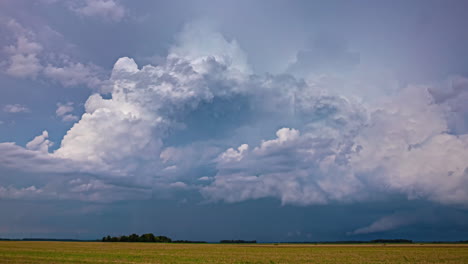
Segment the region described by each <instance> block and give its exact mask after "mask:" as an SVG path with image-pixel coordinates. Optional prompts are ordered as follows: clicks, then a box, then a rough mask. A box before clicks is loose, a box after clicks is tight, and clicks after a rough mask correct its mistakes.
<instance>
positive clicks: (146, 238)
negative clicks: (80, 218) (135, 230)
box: [102, 233, 172, 243]
mask: <svg viewBox="0 0 468 264" xmlns="http://www.w3.org/2000/svg"><path fill="white" fill-rule="evenodd" d="M102 242H153V243H171V242H172V239H170V238H169V237H167V236H155V235H153V234H152V233H148V234H143V235H141V236H139V235H137V234H131V235H129V236H116V237H112V236H105V237H103V238H102Z"/></svg>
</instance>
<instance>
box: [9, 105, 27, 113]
mask: <svg viewBox="0 0 468 264" xmlns="http://www.w3.org/2000/svg"><path fill="white" fill-rule="evenodd" d="M3 111H4V112H7V113H27V112H30V111H31V110H29V108H28V107H26V106H24V105H21V104H8V105H5V106H4V107H3Z"/></svg>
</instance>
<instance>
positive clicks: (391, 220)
mask: <svg viewBox="0 0 468 264" xmlns="http://www.w3.org/2000/svg"><path fill="white" fill-rule="evenodd" d="M418 218H419V217H418V216H416V214H402V213H398V214H392V215H388V216H384V217H382V218H380V219H378V220H377V221H375V222H373V223H372V224H370V225H369V226H365V227H361V228H358V229H356V230H354V231H353V232H350V233H348V234H349V235H360V234H370V233H378V232H385V231H389V230H394V229H397V228H400V227H403V226H408V225H411V224H414V223H415V222H417V221H418V220H419V219H418Z"/></svg>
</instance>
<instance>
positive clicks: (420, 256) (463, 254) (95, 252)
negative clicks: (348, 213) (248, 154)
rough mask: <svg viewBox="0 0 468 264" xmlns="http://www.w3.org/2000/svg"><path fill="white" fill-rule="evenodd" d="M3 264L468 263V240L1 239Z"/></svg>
mask: <svg viewBox="0 0 468 264" xmlns="http://www.w3.org/2000/svg"><path fill="white" fill-rule="evenodd" d="M0 263H2V264H3V263H18V264H20V263H21V264H28V263H48V264H51V263H340V264H347V263H350V264H351V263H359V264H364V263H369V264H370V263H411V264H416V263H421V264H423V263H424V264H427V263H451V264H452V263H453V264H461V263H468V244H408V245H394V244H391V245H390V244H387V245H383V244H359V245H348V244H347V245H320V244H319V245H315V244H279V245H277V244H175V243H172V244H159V243H101V242H35V241H34V242H29V241H0Z"/></svg>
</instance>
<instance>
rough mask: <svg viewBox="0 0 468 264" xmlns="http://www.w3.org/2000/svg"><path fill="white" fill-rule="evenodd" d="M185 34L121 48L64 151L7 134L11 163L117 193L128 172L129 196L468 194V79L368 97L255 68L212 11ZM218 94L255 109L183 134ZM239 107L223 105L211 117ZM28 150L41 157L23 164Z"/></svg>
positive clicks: (64, 108) (301, 199) (300, 198)
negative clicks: (142, 51) (153, 59)
mask: <svg viewBox="0 0 468 264" xmlns="http://www.w3.org/2000/svg"><path fill="white" fill-rule="evenodd" d="M176 40H177V42H176V44H175V45H174V46H173V47H172V48H171V49H170V50H169V54H168V55H167V57H166V59H165V61H163V62H161V63H160V64H159V65H156V66H155V65H145V66H141V65H137V63H136V62H135V61H134V60H133V59H131V58H128V57H122V58H120V59H118V60H117V61H116V63H115V64H114V67H113V70H112V73H111V76H110V79H109V80H108V83H109V84H110V85H109V92H110V95H109V96H103V95H101V94H98V93H96V94H93V95H91V96H90V97H89V98H88V99H87V101H86V103H85V112H84V114H83V115H82V116H81V117H80V118H79V120H78V121H77V122H76V123H75V124H74V125H73V127H72V128H70V130H68V131H67V133H66V135H65V136H64V137H63V139H62V141H61V143H60V146H59V147H58V148H57V149H56V150H55V151H53V152H52V153H48V149H49V146H50V142H49V141H48V139H47V136H48V135H47V134H44V133H43V134H42V135H40V136H38V137H36V138H35V139H34V140H33V141H31V142H30V143H28V144H29V147H28V146H27V149H24V148H21V147H19V146H17V145H15V144H13V143H2V144H1V145H0V147H2V148H4V150H5V152H2V153H5V155H4V156H3V157H0V164H2V165H3V166H8V168H17V169H20V170H28V171H29V170H37V171H40V172H53V171H61V172H64V173H65V172H66V173H67V174H78V176H75V178H80V179H84V178H86V177H85V176H84V175H85V174H89V175H93V177H90V176H89V178H86V179H87V183H82V184H80V185H77V186H80V187H77V186H75V185H73V186H74V187H73V188H72V187H70V188H72V189H73V190H75V191H76V192H77V193H79V192H80V191H83V192H86V190H95V189H94V187H91V185H92V186H100V187H99V188H103V189H105V190H107V191H108V192H109V193H110V192H111V190H112V189H113V188H114V187H115V188H114V190H115V191H118V190H120V189H119V188H123V187H122V186H125V188H129V190H128V192H129V193H131V194H129V196H128V197H141V196H133V193H134V192H133V191H134V190H135V189H136V190H139V189H143V190H148V189H151V188H169V189H179V190H195V189H198V190H199V191H200V193H201V194H202V195H203V196H204V197H205V198H206V199H208V200H210V201H226V202H239V201H245V200H249V199H259V198H266V197H274V198H277V199H279V200H281V202H282V203H283V204H295V205H310V204H326V203H330V202H340V203H348V202H354V201H361V200H365V199H372V198H373V197H375V196H385V195H387V194H394V193H398V194H403V195H406V196H407V197H408V198H409V199H426V200H430V201H434V202H438V203H444V204H455V205H466V204H467V203H468V191H467V190H468V169H467V167H468V164H467V162H466V161H467V160H468V151H467V150H468V134H466V133H464V131H463V130H457V132H454V129H452V128H451V127H452V125H451V121H450V120H451V119H450V117H449V115H447V113H449V112H456V111H457V110H458V109H463V111H464V105H463V103H462V101H458V100H456V98H457V97H458V96H459V95H462V96H464V91H465V88H460V87H465V86H463V85H462V86H453V87H452V88H453V91H448V92H445V93H444V92H441V91H439V90H437V89H436V88H433V87H431V86H423V85H408V86H407V87H405V88H402V89H400V90H398V91H397V92H396V93H393V94H386V95H384V96H381V97H379V98H376V99H375V100H372V101H371V102H365V101H363V100H360V99H359V98H358V99H355V98H354V97H345V96H342V95H340V94H337V93H336V91H335V90H328V89H327V87H328V86H326V85H325V86H321V85H319V84H314V85H312V84H311V82H305V81H303V80H301V79H297V78H295V77H293V76H291V75H287V74H281V75H271V74H264V75H258V74H253V73H252V71H251V69H250V67H249V65H248V62H247V59H246V56H245V53H244V52H243V51H242V50H241V49H240V47H239V45H238V44H237V42H236V41H235V40H228V39H226V38H224V37H223V36H222V35H221V34H219V33H216V32H211V31H209V30H208V31H207V30H206V28H205V26H204V25H203V24H196V23H195V24H190V25H188V26H186V27H185V28H184V30H183V32H182V33H181V34H180V35H179V36H178V37H177V38H176ZM67 65H68V64H67ZM69 65H75V64H69ZM75 66H76V65H75ZM75 66H70V67H75ZM76 67H78V66H76ZM78 68H79V67H78ZM54 71H57V72H60V70H57V69H55V70H54ZM56 76H62V75H56ZM64 76H67V77H66V80H74V79H73V78H74V77H73V76H74V75H73V76H69V75H64ZM83 76H85V77H83ZM83 76H82V77H80V78H81V79H83V78H84V79H86V78H87V77H86V76H87V75H86V74H85V75H83ZM57 78H60V77H57ZM70 82H73V81H70ZM64 83H65V84H66V83H67V82H64ZM76 83H78V81H76ZM220 99H223V100H226V101H228V99H229V100H231V99H232V100H233V102H234V103H237V102H240V101H241V100H245V102H244V103H243V104H240V105H242V109H238V108H233V109H237V110H232V111H243V112H242V113H245V114H246V115H249V116H250V117H251V119H249V120H241V121H239V124H237V123H236V124H235V125H236V126H237V125H238V126H240V127H234V128H233V129H226V130H223V134H222V135H221V139H219V140H216V139H202V140H198V141H197V140H192V141H189V142H188V143H186V144H182V143H179V145H172V144H173V142H172V143H171V140H170V139H171V136H174V134H177V132H178V131H184V130H187V134H190V132H191V131H190V129H194V127H193V126H196V127H197V128H198V129H206V130H208V129H209V128H207V126H206V124H207V122H208V121H209V120H208V121H207V120H206V119H203V118H200V119H193V120H192V117H193V116H192V115H191V114H193V113H196V112H197V111H198V110H200V108H202V107H203V106H204V105H209V104H214V102H217V100H220ZM236 100H238V101H236ZM221 101H222V100H221ZM226 101H222V102H226ZM222 106H225V107H226V108H227V107H228V105H227V104H224V105H222ZM222 106H221V107H222ZM227 109H230V108H227ZM71 111H73V109H72V105H71V104H63V105H58V109H57V116H60V117H64V116H66V115H67V114H69V113H71ZM463 111H461V112H460V111H459V112H457V113H462V114H460V115H459V116H463V115H464V114H463V113H464V112H463ZM188 119H190V120H191V122H193V123H195V125H188ZM229 121H230V120H229V119H228V118H221V119H219V121H218V123H216V125H215V126H214V128H213V129H218V128H220V127H222V125H223V122H229ZM200 127H201V128H200ZM210 129H211V128H210ZM253 131H254V132H256V133H253ZM179 136H180V135H179ZM20 159H21V161H20ZM26 160H28V161H30V162H29V165H27V166H26V167H24V168H21V166H20V165H19V164H24V163H25V162H24V161H26ZM39 161H41V162H39ZM35 167H36V168H35ZM34 168H35V169H34ZM205 177H207V178H205ZM93 179H94V180H98V182H95V181H93ZM198 179H203V181H202V180H198ZM101 182H102V184H101ZM87 184H91V185H90V187H89V188H88V187H87V186H88V185H87ZM63 186H69V184H67V183H65V181H63V180H62V181H58V182H57V185H53V184H51V185H49V186H48V187H47V188H48V189H47V192H53V191H52V190H53V188H55V187H63ZM112 186H113V187H112ZM13 187H14V188H16V189H18V190H21V188H25V186H13ZM35 188H38V189H44V188H42V187H41V186H35ZM67 188H68V187H67ZM67 188H65V189H67ZM99 188H98V189H99ZM145 188H146V189H145ZM44 190H46V189H44ZM96 190H97V189H96ZM44 192H45V191H44ZM93 193H94V192H93ZM144 193H145V194H146V193H147V191H146V192H144ZM70 197H75V196H70ZM87 197H89V196H87ZM94 197H99V196H94ZM96 199H97V198H96Z"/></svg>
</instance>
